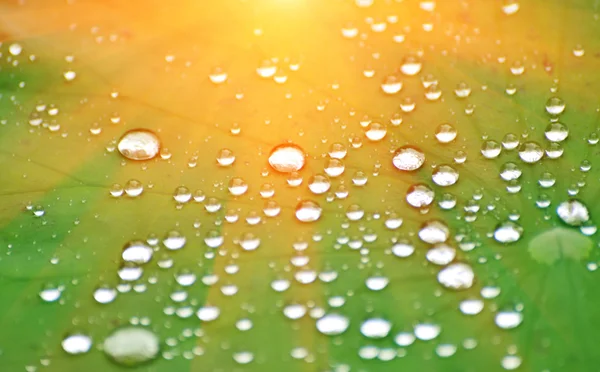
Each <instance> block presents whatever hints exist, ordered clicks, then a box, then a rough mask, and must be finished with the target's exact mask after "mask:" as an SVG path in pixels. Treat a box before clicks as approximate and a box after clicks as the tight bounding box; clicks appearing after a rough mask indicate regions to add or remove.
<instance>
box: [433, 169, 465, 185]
mask: <svg viewBox="0 0 600 372" xmlns="http://www.w3.org/2000/svg"><path fill="white" fill-rule="evenodd" d="M458 176H459V174H458V171H457V170H456V169H454V168H452V167H451V166H449V165H440V166H438V167H437V168H436V169H435V170H434V171H433V174H432V176H431V179H432V180H433V183H435V184H436V185H438V186H452V185H454V184H455V183H456V182H457V181H458Z"/></svg>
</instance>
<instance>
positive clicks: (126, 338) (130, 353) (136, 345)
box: [103, 326, 160, 367]
mask: <svg viewBox="0 0 600 372" xmlns="http://www.w3.org/2000/svg"><path fill="white" fill-rule="evenodd" d="M103 349H104V353H105V354H106V355H107V356H108V357H109V358H110V359H111V360H112V361H113V362H115V363H117V364H120V365H123V366H129V367H134V366H138V365H140V364H143V363H146V362H148V361H150V360H153V359H154V358H156V356H157V355H158V352H159V350H160V345H159V340H158V337H157V336H156V335H155V334H154V333H153V332H152V331H150V330H148V329H145V328H140V327H129V326H128V327H123V328H118V329H116V330H115V331H113V332H112V333H111V334H110V335H109V336H108V337H107V338H106V339H105V340H104V344H103Z"/></svg>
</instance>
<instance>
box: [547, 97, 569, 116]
mask: <svg viewBox="0 0 600 372" xmlns="http://www.w3.org/2000/svg"><path fill="white" fill-rule="evenodd" d="M565 106H566V105H565V102H564V101H563V100H562V99H560V98H558V97H551V98H549V99H548V101H547V102H546V112H548V113H549V114H550V115H555V116H556V115H560V114H562V112H563V111H565Z"/></svg>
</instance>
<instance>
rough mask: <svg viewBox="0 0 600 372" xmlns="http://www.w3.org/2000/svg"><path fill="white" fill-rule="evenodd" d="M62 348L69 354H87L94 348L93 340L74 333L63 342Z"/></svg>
mask: <svg viewBox="0 0 600 372" xmlns="http://www.w3.org/2000/svg"><path fill="white" fill-rule="evenodd" d="M61 346H62V348H63V350H64V351H65V352H66V353H67V354H71V355H77V354H85V353H87V352H88V351H90V349H91V348H92V339H91V337H90V336H88V335H84V334H82V333H72V334H69V335H67V336H66V337H65V338H64V339H63V340H62V343H61Z"/></svg>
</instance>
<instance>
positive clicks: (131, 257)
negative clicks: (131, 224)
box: [121, 240, 154, 265]
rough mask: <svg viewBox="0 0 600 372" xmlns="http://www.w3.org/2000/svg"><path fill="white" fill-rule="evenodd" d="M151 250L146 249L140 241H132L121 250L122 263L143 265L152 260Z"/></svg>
mask: <svg viewBox="0 0 600 372" xmlns="http://www.w3.org/2000/svg"><path fill="white" fill-rule="evenodd" d="M153 252H154V251H153V250H152V248H150V247H148V246H147V245H146V244H145V243H144V242H142V241H140V240H133V241H131V242H129V243H127V244H126V245H125V247H124V248H123V253H122V254H121V256H122V257H123V261H126V262H131V263H134V264H138V265H141V264H145V263H148V262H149V261H150V260H151V259H152V253H153Z"/></svg>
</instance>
